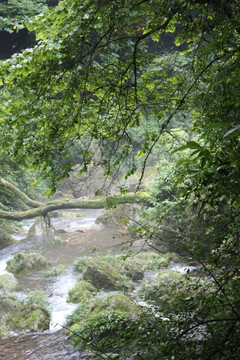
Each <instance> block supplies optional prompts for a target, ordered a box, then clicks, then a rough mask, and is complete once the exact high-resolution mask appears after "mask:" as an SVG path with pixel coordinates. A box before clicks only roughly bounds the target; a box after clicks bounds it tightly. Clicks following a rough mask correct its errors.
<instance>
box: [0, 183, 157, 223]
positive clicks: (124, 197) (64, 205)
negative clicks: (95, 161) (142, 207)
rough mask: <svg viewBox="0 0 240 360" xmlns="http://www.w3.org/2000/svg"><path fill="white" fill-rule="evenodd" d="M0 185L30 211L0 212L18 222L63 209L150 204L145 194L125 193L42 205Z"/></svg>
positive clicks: (9, 185)
mask: <svg viewBox="0 0 240 360" xmlns="http://www.w3.org/2000/svg"><path fill="white" fill-rule="evenodd" d="M0 185H3V186H6V187H8V188H9V189H10V190H12V191H13V193H14V194H16V195H17V196H18V197H19V198H21V199H22V200H23V201H24V203H25V204H26V205H28V206H30V207H31V208H32V209H28V210H25V211H3V210H2V211H0V218H2V219H8V220H15V221H20V220H24V219H32V218H35V217H37V216H46V215H47V214H48V213H49V212H52V211H55V210H63V209H102V208H110V207H115V206H117V205H118V204H125V203H138V202H140V203H150V202H149V200H148V194H147V193H146V192H138V193H126V194H121V195H114V196H109V197H106V198H101V199H91V200H89V199H81V198H79V199H59V200H53V201H49V202H47V203H42V202H38V201H34V200H31V199H30V198H29V197H28V196H27V195H26V194H24V193H23V192H22V191H20V190H19V189H18V188H17V187H16V186H14V185H13V184H11V183H9V182H8V181H6V180H4V179H0Z"/></svg>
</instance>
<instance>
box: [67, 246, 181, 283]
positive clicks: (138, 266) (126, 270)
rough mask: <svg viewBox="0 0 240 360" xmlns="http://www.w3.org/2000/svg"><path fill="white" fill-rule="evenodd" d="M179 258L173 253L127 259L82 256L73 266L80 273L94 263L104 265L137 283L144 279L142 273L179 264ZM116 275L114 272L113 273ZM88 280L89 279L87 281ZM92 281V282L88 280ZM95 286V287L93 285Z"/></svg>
mask: <svg viewBox="0 0 240 360" xmlns="http://www.w3.org/2000/svg"><path fill="white" fill-rule="evenodd" d="M179 261H180V258H179V256H178V255H177V254H175V253H166V254H161V255H160V254H156V253H153V252H141V253H139V254H137V255H133V256H129V257H127V258H124V257H122V256H121V255H111V254H108V255H105V256H96V257H87V256H83V257H81V258H78V259H76V260H75V262H74V265H75V267H76V269H77V270H78V271H80V272H84V271H85V270H86V268H87V267H89V266H90V267H91V266H92V264H95V262H100V263H101V264H103V263H105V267H107V268H109V269H112V267H114V269H115V270H117V272H118V273H119V274H122V275H125V276H127V277H129V278H130V279H132V280H134V281H137V280H141V279H143V277H144V271H146V270H157V269H162V268H166V267H167V266H168V265H169V264H171V263H173V262H179ZM114 273H116V271H115V272H114ZM88 280H89V279H88ZM90 281H92V280H90ZM95 286H96V285H95Z"/></svg>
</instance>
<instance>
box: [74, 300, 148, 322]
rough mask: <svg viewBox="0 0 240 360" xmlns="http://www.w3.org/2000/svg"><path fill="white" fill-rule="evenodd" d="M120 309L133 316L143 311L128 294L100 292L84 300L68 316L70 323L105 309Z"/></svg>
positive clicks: (88, 317) (87, 317)
mask: <svg viewBox="0 0 240 360" xmlns="http://www.w3.org/2000/svg"><path fill="white" fill-rule="evenodd" d="M108 310H118V311H121V312H125V313H127V314H129V315H131V316H132V317H135V316H137V314H139V312H140V311H141V309H140V307H139V306H138V305H137V304H136V303H135V302H134V301H133V300H132V299H131V298H129V297H128V296H126V295H124V294H121V293H113V294H98V295H97V296H94V297H92V298H90V299H89V300H88V301H85V299H82V302H81V303H80V304H79V306H78V307H77V308H76V309H75V310H74V312H73V313H72V315H70V316H69V317H68V325H73V324H75V323H79V322H81V321H82V320H83V319H86V320H87V319H88V320H89V319H90V318H91V317H92V316H94V315H96V314H99V313H101V312H103V311H108Z"/></svg>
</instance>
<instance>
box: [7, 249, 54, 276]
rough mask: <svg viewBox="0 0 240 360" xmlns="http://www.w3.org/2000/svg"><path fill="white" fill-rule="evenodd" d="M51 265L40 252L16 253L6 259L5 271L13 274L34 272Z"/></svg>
mask: <svg viewBox="0 0 240 360" xmlns="http://www.w3.org/2000/svg"><path fill="white" fill-rule="evenodd" d="M50 267H51V264H50V262H49V261H48V260H47V259H46V258H45V257H44V256H42V255H41V254H38V253H32V254H25V253H18V254H16V255H15V256H14V257H13V258H12V259H10V260H8V261H7V268H6V269H7V271H9V272H11V273H13V274H14V275H22V274H27V273H31V272H36V271H40V270H44V269H48V268H50Z"/></svg>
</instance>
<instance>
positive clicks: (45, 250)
mask: <svg viewBox="0 0 240 360" xmlns="http://www.w3.org/2000/svg"><path fill="white" fill-rule="evenodd" d="M103 212H104V210H94V209H86V210H84V211H81V212H79V211H76V210H71V211H67V212H66V211H64V212H63V213H62V215H64V216H61V212H59V216H57V217H53V218H51V225H52V226H53V227H54V228H55V230H57V231H59V232H60V233H61V235H62V237H63V238H64V240H65V242H64V243H55V242H54V241H53V234H49V236H46V235H45V236H43V235H41V234H39V235H35V236H28V231H29V229H30V228H31V226H32V225H33V224H34V220H28V221H25V222H23V224H22V229H23V234H21V235H16V236H14V237H15V239H17V240H18V241H17V242H16V243H15V244H13V245H11V246H8V247H7V248H5V249H3V250H1V251H0V275H1V274H4V273H7V271H6V263H7V260H8V259H10V258H12V257H13V256H14V255H15V254H17V253H19V252H26V253H30V252H40V253H41V254H42V255H43V256H45V257H47V258H48V260H50V262H51V263H52V264H53V266H57V265H58V264H63V265H66V266H67V269H68V272H67V273H65V274H61V275H59V276H57V277H54V278H52V279H46V278H45V277H43V276H42V274H41V273H34V274H29V275H24V276H20V277H19V278H18V287H17V289H16V296H17V297H18V298H20V299H24V298H25V297H26V291H27V290H28V289H30V290H31V291H34V290H39V291H45V292H46V294H48V295H49V299H50V303H51V306H52V317H51V324H50V329H49V330H48V331H45V332H43V333H36V332H34V333H31V332H29V333H26V334H24V335H19V334H12V336H11V337H9V338H3V339H0V359H4V360H14V359H18V360H53V359H54V360H72V359H74V360H78V359H85V358H86V354H85V353H84V352H79V351H76V350H75V349H73V348H72V347H71V346H70V344H69V342H68V340H67V337H66V335H65V331H63V330H62V327H61V325H62V324H64V320H65V319H66V316H67V315H68V314H70V313H71V312H72V311H73V310H74V309H75V307H76V306H77V305H76V304H71V303H67V302H66V298H67V295H68V291H69V290H70V289H71V288H72V287H73V286H74V284H75V282H76V279H77V277H79V273H77V272H75V271H74V268H73V265H72V264H73V261H74V260H75V259H76V258H77V257H79V256H84V255H92V254H93V252H95V251H96V249H97V251H98V253H99V254H100V255H104V254H107V253H108V252H109V251H111V253H113V254H119V253H120V252H121V248H122V245H121V244H122V243H123V242H125V241H127V239H128V238H127V235H126V234H124V231H122V230H120V229H118V228H117V227H115V226H103V225H102V224H96V219H97V218H98V217H99V216H101V215H102V214H103ZM141 246H142V244H141V242H139V243H137V244H135V246H134V247H135V249H136V250H139V249H140V248H141Z"/></svg>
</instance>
